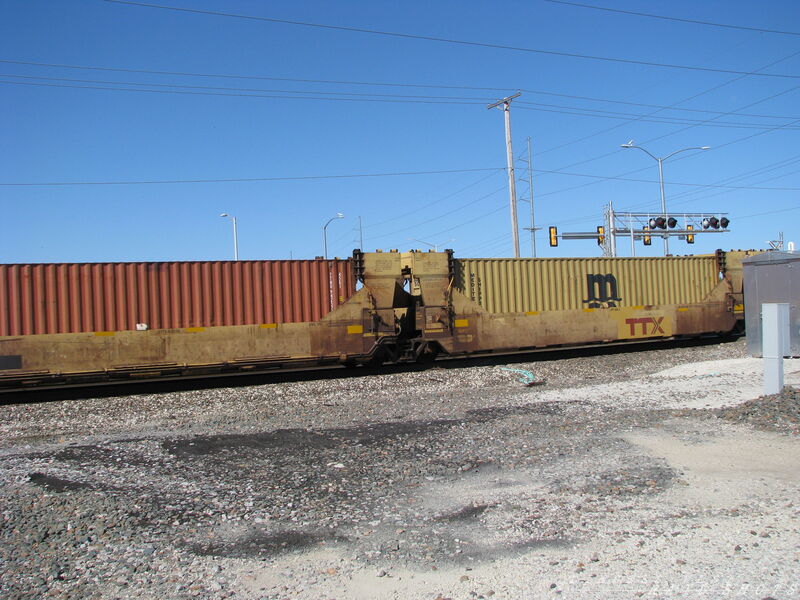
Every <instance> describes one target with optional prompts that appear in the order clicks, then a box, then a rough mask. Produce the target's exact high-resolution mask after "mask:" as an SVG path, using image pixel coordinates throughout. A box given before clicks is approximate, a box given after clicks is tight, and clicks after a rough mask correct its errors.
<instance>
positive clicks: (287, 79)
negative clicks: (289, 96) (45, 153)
mask: <svg viewBox="0 0 800 600" xmlns="http://www.w3.org/2000/svg"><path fill="white" fill-rule="evenodd" d="M0 63H4V64H11V65H25V66H34V67H47V68H55V69H77V70H85V71H104V72H113V73H137V74H146V75H174V76H179V77H195V78H197V77H201V78H221V79H247V80H254V81H285V82H293V83H321V84H330V85H357V86H374V87H399V88H429V89H445V90H468V91H482V92H498V91H500V92H503V91H508V90H510V89H519V90H520V91H522V92H525V93H528V94H540V95H544V96H556V97H559V98H570V99H573V100H587V101H590V102H606V103H610V104H623V105H627V106H641V107H643V108H657V109H661V110H672V111H681V112H697V113H710V114H721V115H737V116H743V117H755V118H763V119H796V118H798V117H796V116H787V115H763V114H755V113H742V112H737V111H734V112H722V111H714V110H709V109H699V108H679V107H677V106H676V105H674V104H673V105H669V106H664V105H660V104H646V103H642V102H630V101H626V100H614V99H611V98H598V97H594V96H580V95H575V94H562V93H558V92H550V91H546V90H534V89H528V88H518V87H517V86H505V87H486V86H469V85H440V84H428V83H400V82H386V81H348V80H339V79H311V78H298V77H267V76H262V75H233V74H229V73H196V72H188V71H163V70H156V69H133V68H127V67H99V66H92V65H73V64H66V63H43V62H34V61H25V60H12V59H0ZM773 64H775V63H773ZM8 76H10V77H28V78H32V77H31V76H24V75H8ZM40 79H56V78H46V77H40ZM58 79H59V80H61V81H81V80H70V79H64V78H58ZM737 80H738V78H737ZM120 83H124V82H120ZM125 84H126V85H127V83H125ZM130 85H143V84H140V83H133V82H130ZM147 85H153V86H155V85H162V84H155V83H148V84H147ZM168 87H193V86H179V85H169V86H168ZM197 87H202V88H207V89H215V88H213V87H211V86H197ZM219 89H234V90H236V89H240V88H219ZM244 89H247V88H244ZM712 89H714V88H712ZM315 93H316V92H315ZM319 93H323V92H319ZM494 95H496V94H494V93H493V94H492V96H494ZM484 100H485V99H482V100H481V101H482V102H483V101H484Z"/></svg>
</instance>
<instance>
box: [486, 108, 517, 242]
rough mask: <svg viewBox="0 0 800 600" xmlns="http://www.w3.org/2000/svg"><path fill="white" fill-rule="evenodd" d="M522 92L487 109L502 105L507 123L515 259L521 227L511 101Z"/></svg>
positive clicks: (507, 156) (507, 158)
mask: <svg viewBox="0 0 800 600" xmlns="http://www.w3.org/2000/svg"><path fill="white" fill-rule="evenodd" d="M520 95H521V93H520V92H517V93H516V94H514V95H512V96H507V97H505V98H503V99H502V100H498V101H497V102H495V103H494V104H489V105H488V106H487V107H486V108H488V109H490V110H491V109H492V108H497V107H498V106H500V105H502V107H503V113H504V115H505V123H506V162H507V163H508V196H509V204H510V208H511V239H512V240H513V242H514V258H519V226H518V224H517V186H516V184H515V177H514V152H513V150H512V149H511V110H510V109H511V101H512V100H513V99H514V98H518V97H519V96H520Z"/></svg>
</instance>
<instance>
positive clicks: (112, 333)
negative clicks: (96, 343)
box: [94, 331, 116, 335]
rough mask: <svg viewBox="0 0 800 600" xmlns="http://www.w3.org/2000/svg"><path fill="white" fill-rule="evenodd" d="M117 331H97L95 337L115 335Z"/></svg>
mask: <svg viewBox="0 0 800 600" xmlns="http://www.w3.org/2000/svg"><path fill="white" fill-rule="evenodd" d="M115 333H116V331H95V332H94V334H95V335H114V334H115Z"/></svg>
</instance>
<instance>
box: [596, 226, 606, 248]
mask: <svg viewBox="0 0 800 600" xmlns="http://www.w3.org/2000/svg"><path fill="white" fill-rule="evenodd" d="M605 241H606V228H605V227H603V226H602V225H598V226H597V245H598V246H602V245H603V244H604V243H605Z"/></svg>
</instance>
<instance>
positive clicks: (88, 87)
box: [0, 81, 480, 106]
mask: <svg viewBox="0 0 800 600" xmlns="http://www.w3.org/2000/svg"><path fill="white" fill-rule="evenodd" d="M0 84H3V85H27V86H34V87H51V88H68V89H77V90H104V91H112V92H140V93H150V94H183V95H189V96H223V97H236V98H274V99H281V100H328V101H334V102H385V103H389V104H404V103H406V104H408V103H411V104H460V105H470V106H473V105H476V104H480V102H474V101H465V102H459V101H457V100H412V99H406V100H395V99H390V98H339V97H337V98H331V97H327V96H324V97H321V96H292V95H285V94H244V93H234V92H196V91H194V92H193V91H189V90H163V89H162V90H151V89H146V88H120V87H109V86H100V85H72V84H66V83H35V82H32V81H0ZM130 85H147V84H130ZM312 93H316V92H312Z"/></svg>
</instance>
